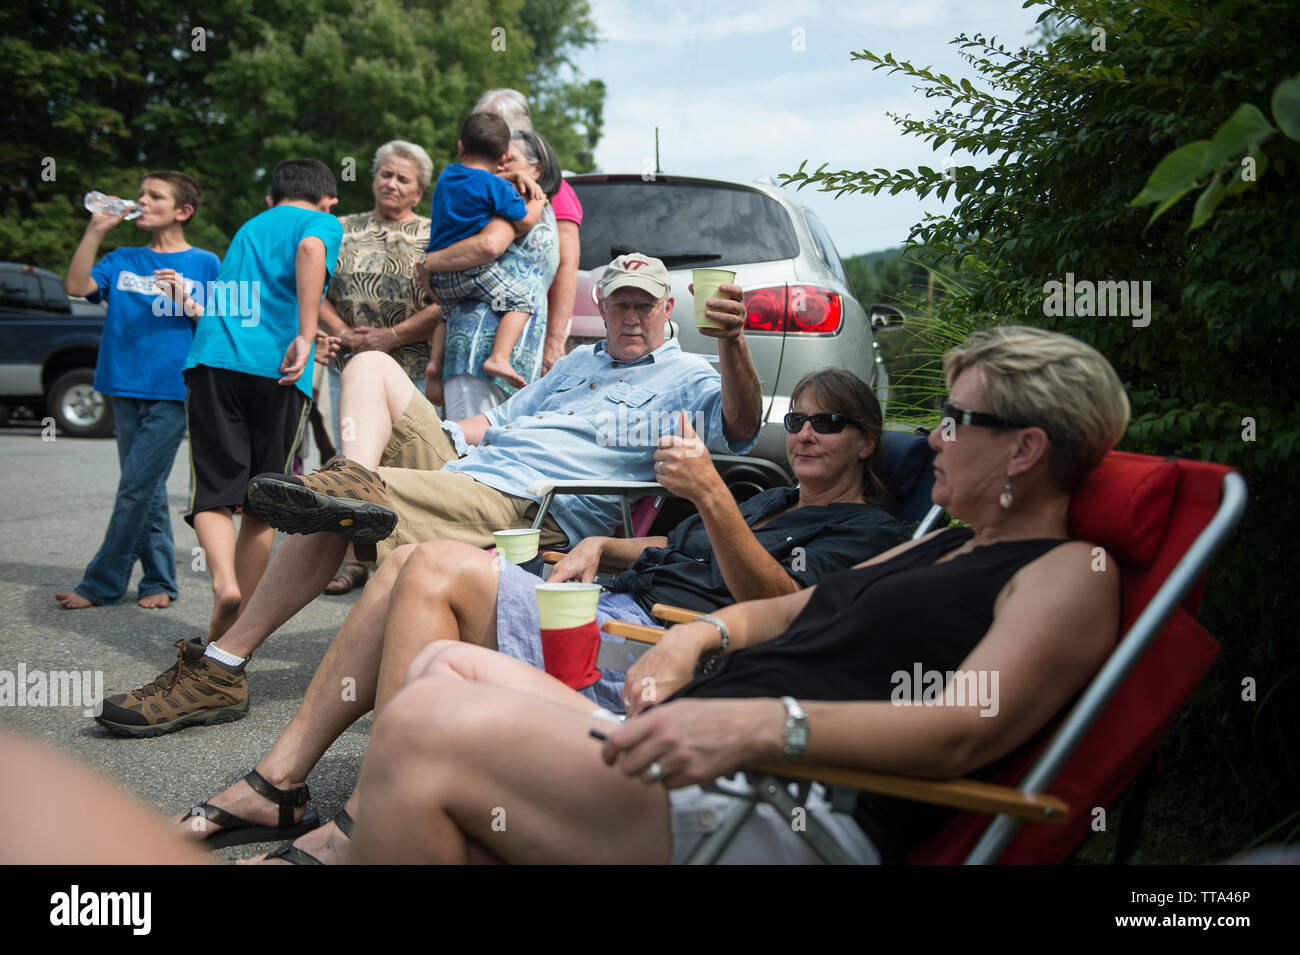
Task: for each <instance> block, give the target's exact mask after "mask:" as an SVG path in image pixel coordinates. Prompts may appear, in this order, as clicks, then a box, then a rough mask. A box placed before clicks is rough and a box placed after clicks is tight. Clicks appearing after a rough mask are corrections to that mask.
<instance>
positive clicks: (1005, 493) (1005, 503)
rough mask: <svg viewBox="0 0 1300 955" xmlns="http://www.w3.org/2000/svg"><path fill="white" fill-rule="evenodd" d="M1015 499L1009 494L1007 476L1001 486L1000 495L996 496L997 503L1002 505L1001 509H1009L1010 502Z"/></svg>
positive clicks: (1009, 479)
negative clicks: (1005, 481) (1004, 483)
mask: <svg viewBox="0 0 1300 955" xmlns="http://www.w3.org/2000/svg"><path fill="white" fill-rule="evenodd" d="M1013 500H1015V499H1014V498H1013V497H1012V496H1011V478H1007V483H1006V485H1004V486H1003V488H1002V496H1001V497H1000V498H998V503H999V504H1001V505H1002V510H1004V511H1009V510H1011V502H1012V501H1013Z"/></svg>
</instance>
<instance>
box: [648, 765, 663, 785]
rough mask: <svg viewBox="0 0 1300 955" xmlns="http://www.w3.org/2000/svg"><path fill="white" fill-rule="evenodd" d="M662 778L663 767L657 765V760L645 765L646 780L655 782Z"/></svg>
mask: <svg viewBox="0 0 1300 955" xmlns="http://www.w3.org/2000/svg"><path fill="white" fill-rule="evenodd" d="M663 778H664V768H663V767H662V766H660V765H659V761H658V760H655V761H654V762H653V763H651V764H650V765H649V766H647V767H646V771H645V779H646V782H648V783H657V782H659V780H661V779H663Z"/></svg>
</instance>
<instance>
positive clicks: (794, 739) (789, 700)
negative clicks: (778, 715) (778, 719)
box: [781, 696, 808, 763]
mask: <svg viewBox="0 0 1300 955" xmlns="http://www.w3.org/2000/svg"><path fill="white" fill-rule="evenodd" d="M781 702H782V703H784V704H785V728H784V729H783V730H781V742H782V744H783V748H782V750H781V759H782V760H783V761H784V762H787V763H790V762H793V761H794V760H796V759H802V758H803V754H804V753H806V752H807V751H808V714H807V712H806V711H805V710H804V708H803V707H802V706H800V705H799V701H798V700H796V699H795V698H794V697H793V696H783V697H781Z"/></svg>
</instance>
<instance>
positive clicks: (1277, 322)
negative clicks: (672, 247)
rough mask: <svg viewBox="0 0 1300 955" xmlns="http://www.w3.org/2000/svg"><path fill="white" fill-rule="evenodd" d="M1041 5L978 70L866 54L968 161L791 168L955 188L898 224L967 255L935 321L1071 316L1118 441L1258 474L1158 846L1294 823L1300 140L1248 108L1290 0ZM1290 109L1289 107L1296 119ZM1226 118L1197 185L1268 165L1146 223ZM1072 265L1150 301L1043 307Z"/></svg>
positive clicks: (1280, 62) (927, 135)
mask: <svg viewBox="0 0 1300 955" xmlns="http://www.w3.org/2000/svg"><path fill="white" fill-rule="evenodd" d="M1039 5H1041V6H1044V7H1046V9H1045V10H1044V11H1043V17H1044V18H1049V19H1051V20H1053V21H1054V26H1053V27H1052V28H1051V29H1049V30H1048V31H1047V33H1048V36H1049V39H1048V40H1047V42H1046V44H1045V46H1043V47H1042V48H1032V49H1031V48H1022V49H1009V48H1007V47H1005V46H1004V45H1002V44H1000V43H998V42H997V40H996V39H987V38H985V37H983V36H979V35H976V36H960V37H958V38H957V39H956V40H954V41H953V42H954V43H955V44H956V45H957V46H958V47H959V49H960V50H961V51H962V55H963V56H964V57H965V59H966V60H967V61H968V62H969V63H970V64H971V66H972V67H973V68H974V69H975V71H976V72H977V74H978V77H977V81H976V82H971V81H970V80H969V79H953V78H951V77H948V76H946V75H942V74H936V73H934V72H933V71H931V70H928V69H923V68H919V67H916V66H914V65H912V64H911V63H908V62H907V61H905V60H899V59H896V58H895V57H894V56H892V55H890V54H884V55H878V54H875V53H872V52H869V51H863V52H861V53H855V54H853V55H854V58H855V59H858V60H861V61H863V62H866V63H869V64H872V65H873V69H876V70H886V71H889V72H891V73H902V74H904V75H905V76H907V77H909V78H910V79H912V80H914V81H915V83H916V85H917V87H918V89H919V91H920V92H921V94H922V95H924V96H925V97H926V98H928V99H937V100H939V101H940V103H941V104H942V105H941V106H940V108H939V109H938V110H937V111H936V112H935V114H934V115H933V116H931V117H929V118H913V117H911V116H907V117H895V120H896V122H897V123H898V124H899V126H900V127H901V128H902V129H904V130H905V131H906V132H908V133H910V134H912V135H916V136H920V137H922V138H923V139H925V140H926V141H928V142H929V143H930V144H931V146H933V147H934V148H935V149H936V150H943V149H945V148H946V149H948V150H953V149H960V150H963V151H965V152H966V153H969V154H970V155H971V156H973V157H974V162H972V163H970V164H967V165H964V166H960V167H958V168H957V169H956V171H955V174H950V175H949V176H948V177H945V175H944V174H943V173H942V172H939V171H936V170H934V169H932V168H928V167H925V166H922V167H919V168H917V169H915V170H911V169H901V170H893V171H891V170H888V169H875V170H865V171H852V170H840V171H831V170H827V169H826V168H825V166H824V165H823V166H822V167H820V168H818V169H817V170H816V171H814V172H809V171H808V170H807V165H808V164H807V162H805V163H804V164H803V165H801V166H800V168H799V170H798V171H796V172H795V173H793V174H790V175H788V176H786V177H784V178H785V179H786V180H787V181H788V182H794V183H797V184H799V185H800V186H801V187H802V186H806V185H810V184H811V185H815V186H816V187H818V188H820V189H823V190H827V191H832V192H836V193H840V194H854V193H858V194H866V195H877V194H880V193H886V192H887V193H890V194H896V193H899V192H902V191H910V192H912V193H915V194H916V195H918V196H921V197H924V196H929V195H937V196H940V197H942V198H950V199H953V200H955V203H954V205H953V206H952V207H951V211H949V212H948V213H947V214H945V215H932V216H929V217H927V218H926V219H925V220H924V221H923V222H920V223H918V224H917V225H916V226H915V227H914V228H913V230H912V232H911V235H910V236H909V240H908V241H909V245H911V246H914V247H918V248H919V249H920V250H922V251H923V252H924V254H925V255H926V256H927V257H928V258H929V259H930V260H938V261H944V262H947V263H949V264H950V265H951V267H952V269H953V270H954V274H955V277H956V280H957V282H956V284H955V285H954V287H953V289H952V292H951V294H949V295H947V296H945V297H942V298H939V299H936V300H935V302H934V303H933V314H934V318H935V320H936V321H937V322H938V323H940V324H942V325H949V326H952V327H955V328H967V327H971V326H973V325H976V324H984V323H1000V322H1020V323H1026V324H1032V325H1039V326H1043V327H1049V328H1054V329H1057V330H1060V331H1064V332H1068V333H1069V334H1072V335H1075V336H1077V337H1078V338H1080V339H1082V340H1084V341H1087V342H1089V343H1090V344H1092V345H1094V346H1095V347H1097V348H1098V349H1099V350H1100V351H1101V352H1102V353H1103V354H1105V355H1106V356H1107V357H1108V358H1109V359H1110V360H1111V362H1112V363H1113V364H1114V365H1115V367H1116V369H1117V370H1118V371H1119V373H1120V376H1121V378H1123V380H1124V381H1125V382H1126V384H1127V386H1128V388H1129V394H1130V397H1131V399H1132V402H1133V408H1134V418H1133V421H1132V424H1131V426H1130V428H1129V431H1128V434H1127V437H1126V439H1125V441H1124V444H1123V447H1125V448H1127V449H1129V450H1135V451H1144V452H1156V453H1165V452H1169V451H1179V452H1182V453H1188V454H1192V455H1195V456H1198V457H1201V458H1204V459H1207V460H1213V461H1218V462H1223V463H1226V464H1231V465H1233V466H1235V467H1238V468H1240V469H1241V470H1242V471H1243V472H1244V474H1245V477H1246V480H1247V482H1248V484H1249V486H1250V489H1251V503H1250V506H1249V508H1248V511H1247V516H1246V519H1245V521H1244V522H1243V524H1242V525H1241V527H1240V528H1239V529H1238V531H1237V534H1236V535H1235V537H1234V539H1233V540H1232V541H1231V542H1230V544H1229V546H1228V547H1226V548H1225V550H1224V551H1223V552H1222V553H1221V554H1220V556H1219V557H1218V559H1217V561H1216V563H1215V566H1214V569H1213V570H1212V572H1211V574H1210V582H1209V588H1208V591H1207V597H1206V601H1205V605H1204V608H1203V611H1202V621H1203V622H1204V623H1205V624H1206V626H1207V627H1208V628H1209V629H1210V631H1211V632H1212V633H1214V634H1215V635H1216V636H1217V637H1218V638H1219V640H1220V641H1221V642H1222V644H1223V647H1224V653H1223V657H1222V658H1221V660H1220V662H1219V663H1218V664H1217V665H1216V666H1215V668H1214V670H1213V672H1212V673H1211V676H1210V677H1209V679H1207V680H1206V682H1205V683H1204V684H1203V685H1202V687H1201V689H1200V691H1199V692H1198V694H1197V696H1196V698H1195V699H1194V700H1193V701H1192V703H1191V705H1190V706H1189V707H1188V708H1187V710H1186V711H1185V713H1184V715H1183V717H1182V718H1181V720H1180V722H1179V724H1178V725H1177V726H1176V727H1175V729H1174V731H1173V732H1172V733H1171V734H1170V737H1169V740H1168V741H1167V743H1166V747H1165V756H1166V766H1167V769H1168V775H1169V776H1170V777H1171V778H1172V780H1173V782H1172V784H1170V785H1166V786H1165V787H1163V788H1162V789H1161V790H1159V791H1158V792H1157V794H1156V795H1155V796H1154V797H1153V800H1152V805H1151V808H1150V809H1149V810H1148V820H1149V822H1148V828H1149V831H1150V832H1151V833H1152V838H1153V840H1154V841H1151V842H1150V844H1149V845H1148V848H1147V850H1146V854H1145V856H1144V858H1145V859H1146V860H1147V861H1209V860H1215V859H1219V858H1222V857H1224V856H1227V855H1230V854H1231V853H1233V852H1235V851H1237V850H1239V849H1242V848H1245V847H1247V846H1248V845H1251V844H1252V843H1254V842H1255V841H1257V840H1259V839H1261V838H1263V839H1268V840H1273V841H1278V840H1283V839H1295V838H1296V836H1297V831H1298V830H1297V827H1296V821H1297V816H1296V815H1295V807H1296V805H1298V804H1300V771H1298V769H1297V766H1296V761H1297V758H1300V739H1298V738H1297V735H1298V734H1297V728H1298V727H1300V712H1298V710H1297V703H1296V699H1297V696H1296V693H1295V682H1296V671H1295V665H1296V659H1297V640H1296V632H1297V631H1296V625H1295V621H1294V615H1293V612H1292V611H1291V609H1289V602H1288V600H1287V599H1286V595H1287V593H1288V592H1289V591H1290V589H1291V586H1292V585H1291V581H1290V577H1291V575H1292V571H1291V565H1290V560H1291V559H1293V555H1294V552H1295V542H1294V532H1293V530H1292V526H1293V525H1292V523H1291V522H1292V519H1293V515H1294V514H1295V512H1296V505H1297V500H1296V498H1297V494H1296V487H1297V481H1296V479H1295V476H1294V473H1293V472H1294V470H1295V468H1296V466H1297V464H1298V463H1300V456H1298V455H1297V441H1298V440H1300V401H1298V400H1297V392H1296V385H1295V382H1296V380H1297V371H1298V370H1300V369H1298V368H1297V360H1296V352H1295V348H1294V345H1293V343H1294V341H1295V339H1294V337H1293V335H1294V332H1293V329H1294V328H1295V325H1296V294H1295V277H1296V268H1297V263H1300V190H1297V189H1296V188H1295V184H1294V183H1295V176H1296V174H1297V169H1298V167H1300V144H1297V143H1296V142H1295V141H1294V140H1293V139H1292V138H1290V137H1289V136H1286V135H1275V134H1273V133H1271V132H1266V131H1265V129H1264V128H1263V126H1261V125H1260V124H1259V123H1258V122H1257V121H1254V119H1255V118H1254V117H1253V116H1246V117H1245V119H1244V120H1243V119H1242V118H1241V114H1240V110H1239V108H1240V107H1241V106H1242V104H1243V103H1246V104H1249V103H1272V104H1273V106H1272V108H1273V111H1274V112H1275V113H1279V109H1278V106H1277V105H1276V101H1274V99H1273V96H1274V91H1275V90H1277V89H1278V88H1279V86H1280V85H1282V84H1284V83H1285V82H1286V81H1288V79H1289V78H1290V77H1291V76H1292V75H1293V74H1294V73H1295V70H1296V64H1297V62H1300V55H1298V54H1300V49H1298V47H1300V5H1297V4H1295V3H1293V2H1291V0H1258V2H1254V3H1251V4H1235V3H1234V4H1223V3H1214V4H1204V3H1194V2H1185V0H1150V2H1147V3H1143V4H1142V5H1140V6H1139V5H1134V4H1126V3H1119V2H1112V0H1074V2H1062V3H1040V4H1039ZM1288 95H1290V94H1288ZM1292 108H1293V107H1292V106H1289V105H1288V106H1285V107H1284V108H1283V109H1282V110H1281V111H1280V114H1279V115H1275V121H1276V122H1277V123H1278V124H1279V125H1280V126H1281V127H1282V129H1283V130H1285V129H1286V124H1287V123H1288V122H1289V121H1290V120H1289V119H1288V117H1289V116H1290V115H1292V113H1291V112H1290V110H1292ZM1256 112H1259V111H1258V110H1256ZM1260 118H1263V116H1262V112H1261V113H1260ZM1252 121H1254V122H1252ZM1225 124H1228V126H1229V127H1232V126H1233V125H1234V124H1235V126H1236V132H1233V133H1230V134H1224V135H1221V136H1220V138H1219V140H1218V143H1219V146H1223V147H1224V149H1219V148H1218V146H1216V147H1215V149H1214V153H1213V155H1211V153H1210V152H1208V151H1207V152H1205V154H1204V155H1201V156H1199V158H1198V160H1197V162H1195V163H1193V164H1188V168H1187V169H1186V170H1185V175H1184V180H1185V182H1184V184H1186V183H1187V182H1190V183H1191V186H1190V187H1189V189H1190V188H1195V187H1196V186H1197V185H1201V186H1202V187H1203V188H1209V187H1210V180H1209V177H1210V176H1212V175H1213V176H1215V177H1216V181H1220V182H1221V183H1222V185H1221V187H1220V188H1227V185H1228V182H1227V180H1226V177H1224V176H1223V171H1222V170H1221V169H1220V165H1221V164H1224V163H1231V162H1234V161H1235V160H1236V159H1237V153H1238V152H1241V153H1243V156H1244V155H1245V154H1249V155H1252V156H1254V157H1256V158H1257V160H1258V161H1257V162H1256V164H1255V172H1256V173H1257V175H1256V178H1255V181H1254V182H1253V185H1251V187H1250V188H1248V189H1247V188H1242V189H1238V190H1236V191H1237V192H1239V193H1240V195H1238V196H1237V197H1236V198H1235V201H1232V202H1222V204H1218V203H1215V205H1217V209H1211V210H1210V211H1212V212H1213V216H1212V217H1210V216H1208V215H1206V216H1202V215H1201V214H1200V213H1201V212H1204V211H1205V209H1204V207H1202V209H1201V210H1199V212H1194V214H1193V219H1194V221H1195V224H1196V225H1197V226H1198V227H1197V228H1195V229H1194V230H1188V229H1187V228H1186V227H1185V224H1184V222H1183V221H1180V220H1179V217H1177V216H1173V215H1163V216H1160V217H1157V218H1155V219H1154V221H1151V222H1148V221H1147V220H1148V218H1149V217H1148V215H1147V214H1146V213H1145V212H1144V211H1143V210H1141V209H1139V208H1135V207H1134V206H1131V205H1130V202H1131V200H1133V199H1134V198H1135V197H1137V196H1139V194H1141V193H1142V192H1143V189H1144V187H1146V186H1147V184H1148V177H1149V175H1150V174H1151V173H1152V171H1153V168H1154V167H1155V166H1156V164H1157V162H1158V161H1159V157H1161V156H1164V155H1166V154H1168V153H1170V152H1172V151H1174V150H1176V149H1179V148H1180V147H1183V148H1185V147H1186V146H1187V144H1189V143H1193V142H1196V141H1198V140H1200V141H1206V142H1209V143H1213V142H1215V137H1216V131H1217V130H1222V129H1223V128H1224V127H1225ZM1264 125H1266V126H1268V127H1269V130H1271V129H1272V126H1271V124H1268V122H1267V120H1266V119H1264ZM1248 126H1249V127H1250V128H1247V127H1248ZM1229 146H1230V147H1232V148H1228V147H1229ZM1238 147H1239V148H1238ZM1201 148H1202V147H1197V151H1199V150H1201ZM1205 149H1206V150H1208V149H1209V147H1205ZM1184 155H1186V154H1184ZM1210 160H1215V161H1213V162H1211V161H1210ZM1177 191H1178V190H1177V189H1174V190H1173V191H1172V192H1168V193H1167V194H1165V195H1164V196H1163V197H1161V198H1159V199H1157V200H1156V201H1157V202H1160V203H1168V200H1169V199H1170V198H1171V197H1172V196H1173V195H1174V193H1175V192H1177ZM1184 194H1185V191H1184ZM1217 198H1218V199H1219V200H1220V201H1222V199H1223V197H1222V196H1219V197H1217ZM1208 202H1209V200H1207V204H1208ZM1144 227H1145V228H1144ZM1076 280H1077V281H1079V282H1085V281H1086V282H1090V283H1100V282H1120V281H1122V282H1137V283H1139V285H1138V286H1137V289H1138V290H1139V291H1140V290H1143V289H1149V290H1150V297H1149V305H1150V313H1149V315H1148V316H1147V321H1146V322H1145V323H1144V322H1143V321H1142V319H1141V318H1140V317H1137V316H1132V315H1115V314H1109V315H1098V314H1080V312H1081V311H1087V312H1093V313H1095V312H1096V311H1097V310H1098V309H1097V307H1096V304H1095V303H1094V305H1093V307H1092V308H1090V309H1068V310H1062V309H1060V308H1055V307H1053V305H1052V303H1051V301H1050V300H1049V299H1050V295H1049V291H1050V289H1051V286H1050V285H1049V283H1053V282H1056V283H1062V284H1064V283H1067V282H1071V281H1076ZM1140 283H1150V285H1149V286H1143V285H1142V284H1140ZM1099 298H1100V296H1099ZM1082 301H1083V300H1082V299H1080V300H1079V303H1082ZM1057 304H1059V302H1058V303H1057ZM1111 304H1114V301H1113V300H1112V301H1111ZM1070 312H1074V314H1070ZM1247 680H1253V681H1254V682H1255V684H1256V691H1255V692H1256V696H1255V701H1254V702H1250V701H1246V700H1243V692H1244V691H1243V681H1247Z"/></svg>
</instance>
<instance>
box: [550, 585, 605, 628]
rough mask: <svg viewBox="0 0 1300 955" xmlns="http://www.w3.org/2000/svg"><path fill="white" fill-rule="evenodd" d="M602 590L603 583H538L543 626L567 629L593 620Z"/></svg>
mask: <svg viewBox="0 0 1300 955" xmlns="http://www.w3.org/2000/svg"><path fill="white" fill-rule="evenodd" d="M600 590H601V587H600V584H583V583H576V582H573V581H568V582H566V583H563V584H538V585H537V612H538V615H539V616H540V617H541V619H542V629H543V630H567V629H568V628H570V627H581V626H582V625H583V624H588V623H592V622H594V621H595V619H596V602H597V601H598V600H600Z"/></svg>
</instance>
